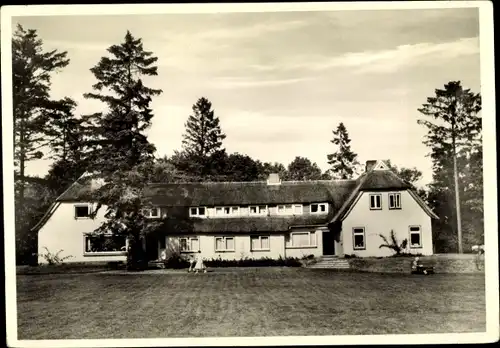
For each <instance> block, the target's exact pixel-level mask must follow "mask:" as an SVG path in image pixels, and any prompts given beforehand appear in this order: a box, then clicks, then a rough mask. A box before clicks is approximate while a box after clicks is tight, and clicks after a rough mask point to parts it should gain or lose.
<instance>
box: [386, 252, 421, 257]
mask: <svg viewBox="0 0 500 348" xmlns="http://www.w3.org/2000/svg"><path fill="white" fill-rule="evenodd" d="M416 256H419V257H420V256H423V255H422V254H421V253H416V254H411V253H406V252H405V253H399V254H394V255H391V256H389V257H416Z"/></svg>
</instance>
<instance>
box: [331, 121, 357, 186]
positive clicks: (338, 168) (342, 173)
mask: <svg viewBox="0 0 500 348" xmlns="http://www.w3.org/2000/svg"><path fill="white" fill-rule="evenodd" d="M333 136H334V138H333V140H331V141H330V142H331V143H333V144H334V145H336V146H337V147H338V150H337V151H336V152H334V153H332V154H329V155H327V159H328V164H329V165H330V166H331V168H330V172H331V176H332V178H334V179H352V178H353V177H354V176H355V175H356V174H358V173H357V172H358V168H357V167H358V166H359V162H358V160H357V157H358V155H357V154H355V153H354V152H353V151H352V150H351V145H350V143H351V139H349V134H348V132H347V129H346V127H345V126H344V124H343V123H342V122H341V123H340V124H339V125H338V127H337V129H336V130H334V131H333Z"/></svg>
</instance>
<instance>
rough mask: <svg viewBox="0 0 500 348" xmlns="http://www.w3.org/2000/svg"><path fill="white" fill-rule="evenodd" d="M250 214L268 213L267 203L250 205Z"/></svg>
mask: <svg viewBox="0 0 500 348" xmlns="http://www.w3.org/2000/svg"><path fill="white" fill-rule="evenodd" d="M250 215H267V205H253V206H250Z"/></svg>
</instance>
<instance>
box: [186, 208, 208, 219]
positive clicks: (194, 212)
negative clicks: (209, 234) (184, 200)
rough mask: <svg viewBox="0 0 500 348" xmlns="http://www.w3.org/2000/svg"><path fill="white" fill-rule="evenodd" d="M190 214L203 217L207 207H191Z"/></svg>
mask: <svg viewBox="0 0 500 348" xmlns="http://www.w3.org/2000/svg"><path fill="white" fill-rule="evenodd" d="M189 216H192V217H203V216H205V207H192V208H190V209H189Z"/></svg>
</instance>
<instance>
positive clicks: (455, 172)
mask: <svg viewBox="0 0 500 348" xmlns="http://www.w3.org/2000/svg"><path fill="white" fill-rule="evenodd" d="M451 120H452V121H451V129H452V130H451V138H452V147H453V180H454V183H455V210H456V215H457V234H458V236H457V237H458V241H457V242H458V253H459V254H463V252H464V251H463V247H462V218H461V216H460V193H459V190H458V169H457V149H456V141H455V115H453V117H452V119H451Z"/></svg>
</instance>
